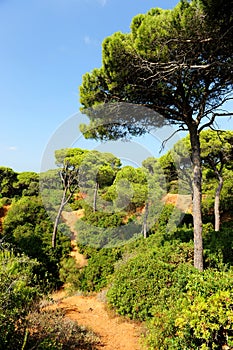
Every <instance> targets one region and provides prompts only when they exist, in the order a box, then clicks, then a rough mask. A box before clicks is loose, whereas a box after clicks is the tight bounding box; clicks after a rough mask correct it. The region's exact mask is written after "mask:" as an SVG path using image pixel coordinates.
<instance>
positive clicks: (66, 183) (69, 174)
mask: <svg viewBox="0 0 233 350" xmlns="http://www.w3.org/2000/svg"><path fill="white" fill-rule="evenodd" d="M78 173H79V168H76V167H75V166H74V165H70V164H69V163H68V162H66V161H65V162H64V165H63V168H62V169H61V170H60V171H59V175H60V178H61V182H62V187H63V193H62V197H61V203H60V206H59V208H58V212H57V216H56V218H55V221H54V226H53V234H52V247H53V248H55V247H56V236H57V228H58V224H59V221H60V218H61V214H62V211H63V209H64V207H65V206H66V204H67V203H69V201H70V199H71V198H72V196H73V195H74V193H75V191H76V190H77V189H78Z"/></svg>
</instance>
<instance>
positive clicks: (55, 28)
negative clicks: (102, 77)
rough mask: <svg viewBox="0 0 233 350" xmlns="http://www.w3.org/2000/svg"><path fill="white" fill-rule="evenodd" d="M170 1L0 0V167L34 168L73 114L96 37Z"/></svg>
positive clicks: (96, 61)
mask: <svg viewBox="0 0 233 350" xmlns="http://www.w3.org/2000/svg"><path fill="white" fill-rule="evenodd" d="M176 3H177V1H176V0H175V1H173V0H170V1H169V0H167V1H166V0H165V1H162V0H157V1H152V0H147V1H144V0H134V1H123V0H30V1H29V0H27V1H26V0H21V1H18V0H0V23H1V30H0V42H1V46H0V77H1V78H0V122H1V129H0V130H1V137H0V166H1V165H3V166H9V167H11V168H13V169H14V170H15V171H19V172H20V171H28V170H33V171H40V169H41V160H42V157H43V154H44V150H45V149H46V147H47V145H48V143H49V142H50V140H51V138H52V137H53V135H54V133H56V130H58V129H59V127H60V126H61V125H62V124H63V123H66V121H67V120H68V119H69V117H70V116H72V115H74V114H75V113H78V111H79V107H80V106H79V97H78V87H79V85H80V84H81V81H82V75H83V74H84V73H86V72H87V71H90V70H92V69H93V68H95V67H99V66H100V65H101V42H102V40H103V39H104V38H105V37H106V36H108V35H111V34H112V33H114V32H116V31H122V32H128V31H129V26H130V22H131V19H132V17H133V16H134V15H136V14H138V13H145V12H147V11H148V10H149V9H150V8H152V7H162V8H172V7H174V6H175V4H176ZM229 123H232V121H230V122H229ZM229 123H228V124H229ZM77 130H78V127H77ZM83 145H84V146H85V147H86V148H93V147H95V144H94V143H93V142H91V141H90V142H89V143H83V144H82V143H80V144H76V146H77V147H79V146H83ZM63 146H66V147H71V146H72V145H71V144H67V145H62V147H63Z"/></svg>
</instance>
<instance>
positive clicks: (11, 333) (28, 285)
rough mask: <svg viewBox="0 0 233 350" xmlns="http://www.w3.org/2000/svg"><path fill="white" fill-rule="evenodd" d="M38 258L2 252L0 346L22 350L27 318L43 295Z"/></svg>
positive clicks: (0, 266)
mask: <svg viewBox="0 0 233 350" xmlns="http://www.w3.org/2000/svg"><path fill="white" fill-rule="evenodd" d="M37 266H38V263H37V262H36V261H35V260H30V259H29V258H28V257H26V256H25V255H17V256H15V255H14V254H13V253H12V252H11V251H8V250H4V249H3V250H1V251H0V349H4V350H12V349H21V346H22V344H23V335H24V331H25V327H26V317H27V314H28V312H29V310H30V308H31V307H32V305H33V303H34V302H35V299H37V298H38V297H39V295H40V289H39V287H38V286H37V285H36V282H37V278H36V276H35V273H34V270H35V267H37Z"/></svg>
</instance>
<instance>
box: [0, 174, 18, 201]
mask: <svg viewBox="0 0 233 350" xmlns="http://www.w3.org/2000/svg"><path fill="white" fill-rule="evenodd" d="M16 181H17V173H16V172H14V170H12V169H11V168H7V167H0V196H1V197H9V198H12V197H14V195H15V194H16V191H15V189H14V183H15V182H16Z"/></svg>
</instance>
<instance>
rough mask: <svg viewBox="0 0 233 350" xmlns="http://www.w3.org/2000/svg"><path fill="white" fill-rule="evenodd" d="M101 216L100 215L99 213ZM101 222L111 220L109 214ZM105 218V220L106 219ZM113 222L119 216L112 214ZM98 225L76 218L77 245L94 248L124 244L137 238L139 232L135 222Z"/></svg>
mask: <svg viewBox="0 0 233 350" xmlns="http://www.w3.org/2000/svg"><path fill="white" fill-rule="evenodd" d="M100 216H101V217H102V215H100ZM102 219H103V221H101V224H103V223H106V222H111V216H108V215H107V217H105V218H103V217H102ZM106 219H107V220H106ZM113 220H114V221H115V224H116V223H118V222H119V216H118V215H117V214H113ZM114 221H113V222H111V226H109V227H106V228H105V227H100V226H98V224H90V223H88V222H85V221H84V220H78V221H77V223H76V230H77V231H78V232H79V234H78V240H77V242H78V245H82V246H90V247H94V248H103V247H114V246H119V245H122V244H125V243H126V241H128V240H130V239H134V238H137V237H138V235H140V234H141V225H140V224H139V223H137V222H134V221H132V222H128V223H127V224H124V225H121V226H112V224H114Z"/></svg>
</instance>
